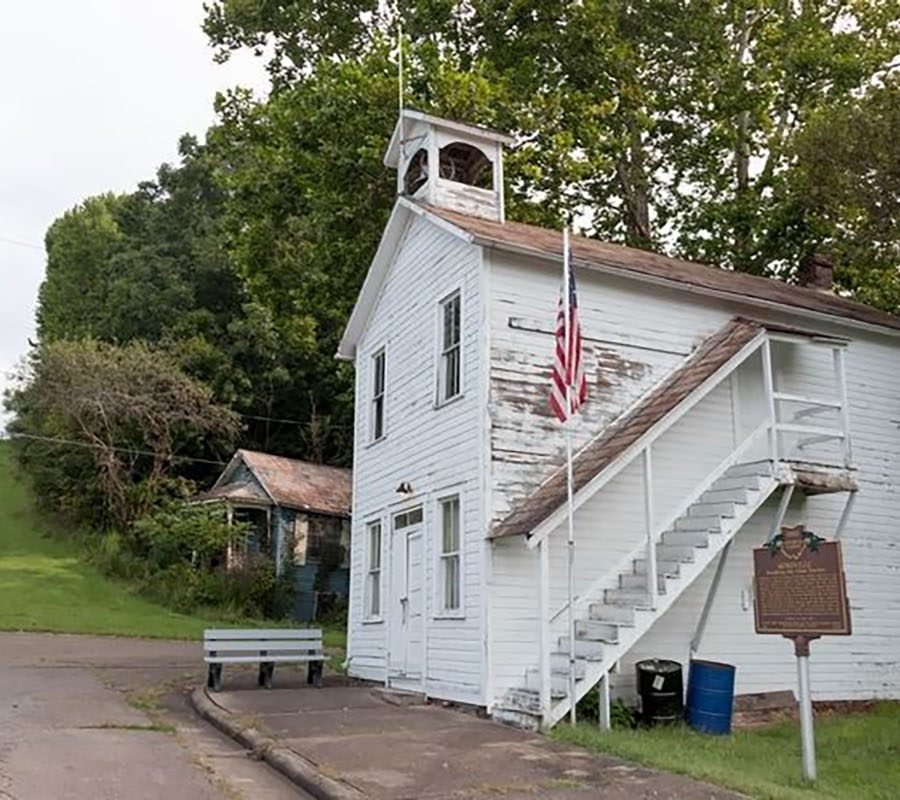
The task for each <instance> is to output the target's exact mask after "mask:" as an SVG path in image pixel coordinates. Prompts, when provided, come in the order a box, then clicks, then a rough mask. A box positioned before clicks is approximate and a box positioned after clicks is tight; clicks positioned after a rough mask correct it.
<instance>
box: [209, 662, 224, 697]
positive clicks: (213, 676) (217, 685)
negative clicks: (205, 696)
mask: <svg viewBox="0 0 900 800" xmlns="http://www.w3.org/2000/svg"><path fill="white" fill-rule="evenodd" d="M206 688H207V689H212V690H213V691H214V692H220V691H222V665H221V664H210V665H209V672H208V674H207V676H206Z"/></svg>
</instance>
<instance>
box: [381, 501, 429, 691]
mask: <svg viewBox="0 0 900 800" xmlns="http://www.w3.org/2000/svg"><path fill="white" fill-rule="evenodd" d="M401 519H403V520H404V522H405V521H406V520H408V515H407V514H403V515H398V517H396V518H395V524H394V526H393V530H392V533H391V565H390V570H391V583H390V585H391V599H390V634H389V636H390V659H389V666H390V675H391V676H392V678H400V679H402V678H409V679H415V680H419V679H420V678H421V676H422V670H423V657H424V651H425V587H424V583H425V557H424V541H425V537H424V536H423V535H422V524H421V522H418V523H416V524H403V525H402V527H400V528H397V527H396V525H397V522H398V521H399V520H401ZM419 519H421V516H420V517H419Z"/></svg>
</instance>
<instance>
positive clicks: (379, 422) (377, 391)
mask: <svg viewBox="0 0 900 800" xmlns="http://www.w3.org/2000/svg"><path fill="white" fill-rule="evenodd" d="M384 378H385V357H384V348H382V349H381V350H379V351H378V352H377V353H375V355H374V356H372V411H371V420H370V432H371V437H370V438H371V440H372V441H373V442H377V441H378V440H379V439H383V438H384Z"/></svg>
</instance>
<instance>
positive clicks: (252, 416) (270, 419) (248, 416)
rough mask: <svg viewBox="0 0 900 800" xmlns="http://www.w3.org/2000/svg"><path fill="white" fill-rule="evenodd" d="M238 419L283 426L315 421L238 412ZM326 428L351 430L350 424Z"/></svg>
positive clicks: (313, 421) (313, 422) (329, 425)
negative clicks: (275, 423)
mask: <svg viewBox="0 0 900 800" xmlns="http://www.w3.org/2000/svg"><path fill="white" fill-rule="evenodd" d="M235 413H236V414H237V415H238V416H239V417H244V419H256V420H261V421H262V422H280V423H283V424H285V425H313V424H315V422H316V420H313V419H308V420H305V421H304V420H302V419H283V418H281V417H261V416H259V415H257V414H242V413H241V412H240V411H236V412H235ZM327 427H329V428H352V427H353V425H352V424H351V423H346V422H342V423H340V424H335V423H334V422H329V423H328V425H327Z"/></svg>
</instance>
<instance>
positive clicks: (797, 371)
mask: <svg viewBox="0 0 900 800" xmlns="http://www.w3.org/2000/svg"><path fill="white" fill-rule="evenodd" d="M818 327H819V326H817V328H818ZM826 330H827V329H823V332H826ZM842 333H844V334H845V335H847V334H848V331H846V330H844V331H842ZM894 341H895V340H893V339H888V338H886V337H885V338H882V337H877V336H868V335H862V336H861V335H859V334H856V335H855V336H854V337H853V339H852V341H851V343H850V345H849V347H848V350H847V356H846V359H847V380H848V394H849V404H850V426H851V434H852V442H853V452H854V462H855V465H856V466H857V467H858V481H859V484H860V491H859V493H858V496H857V499H856V502H855V505H854V508H853V512H852V514H851V516H850V519H849V522H848V525H847V528H846V529H845V531H844V533H843V536H842V541H843V554H844V568H845V572H846V576H847V592H848V597H849V600H850V608H851V616H852V620H853V634H852V635H851V636H850V637H823V638H822V639H821V640H817V641H816V642H814V643H813V645H812V661H811V667H812V678H813V694H814V697H816V698H818V699H823V700H826V699H865V698H871V697H894V698H896V697H898V696H900V639H898V634H900V594H898V592H897V586H898V585H900V584H898V579H900V532H898V527H897V519H898V518H900V497H898V494H897V492H896V485H897V481H898V477H900V473H898V459H900V432H898V424H900V351H898V348H897V346H896V345H895V344H894ZM810 363H812V364H814V365H815V368H814V369H810ZM775 365H776V369H777V370H778V374H777V378H776V382H777V385H778V386H779V388H781V389H782V390H783V391H790V392H797V393H802V394H806V395H814V394H817V395H818V396H823V394H824V396H826V397H827V396H829V395H828V394H827V393H828V392H832V391H833V388H832V386H830V385H829V384H828V383H827V382H826V381H823V379H822V372H823V371H825V372H826V374H829V373H828V372H827V370H829V369H830V368H831V363H830V353H829V352H824V351H823V352H822V353H820V354H819V357H818V358H812V359H811V360H810V362H803V361H801V360H799V359H793V363H790V364H788V363H786V360H783V359H776V361H775ZM777 502H778V498H777V497H776V498H773V499H772V500H770V502H769V503H767V504H766V505H764V506H763V507H762V508H761V509H760V510H759V511H758V512H757V514H755V515H754V517H753V518H752V519H751V521H750V522H749V523H748V524H747V526H745V527H744V529H743V530H742V531H741V532H740V534H739V535H738V537H737V538H736V539H735V542H734V544H733V546H732V550H731V553H730V555H729V557H728V560H727V562H726V566H725V571H724V572H723V578H722V582H721V585H720V589H719V591H718V593H717V595H716V598H715V602H714V604H713V607H712V610H711V613H710V617H709V623H708V626H707V629H706V633H705V635H704V638H703V641H702V646H701V648H700V650H699V653H698V656H699V657H700V658H708V659H712V660H719V661H726V662H728V663H732V664H735V665H736V666H737V667H738V671H737V685H736V691H737V692H738V693H746V692H760V691H771V690H775V689H791V690H794V689H795V687H796V666H795V661H794V657H793V648H792V646H791V644H790V643H789V642H787V641H786V640H784V639H782V638H781V637H778V636H759V635H757V634H756V633H755V631H754V627H753V608H752V604H751V600H752V574H753V565H752V560H751V551H752V548H753V547H758V546H759V545H760V543H761V542H762V541H764V540H765V538H766V537H767V536H768V534H769V532H770V529H771V525H772V520H773V519H774V516H775V513H776V507H777ZM845 502H846V495H843V494H841V495H822V496H816V497H811V498H805V497H802V496H795V498H794V500H793V501H792V503H791V506H790V508H789V510H788V513H787V515H786V518H785V523H786V524H796V523H800V522H803V523H805V524H806V525H807V526H809V527H810V528H811V529H812V530H814V531H816V532H818V533H819V534H821V535H824V536H826V537H831V536H832V534H833V532H834V529H835V526H836V525H837V521H838V519H839V517H840V514H841V511H842V509H843V506H844V503H845ZM714 570H715V564H713V565H711V566H710V567H709V568H708V569H707V570H706V571H705V572H704V574H703V575H702V576H701V577H700V578H699V579H698V580H697V581H696V582H695V583H694V585H692V586H691V587H690V588H689V589H688V590H687V591H686V592H685V594H684V595H682V597H681V598H679V600H678V602H677V603H675V605H674V606H673V607H672V608H671V609H670V610H669V611H668V612H667V613H666V614H665V615H663V616H662V617H661V618H660V619H659V620H658V621H657V622H656V624H655V625H654V626H653V628H652V629H651V630H650V632H649V633H648V635H647V636H645V637H644V638H643V639H642V640H641V641H640V642H639V643H638V645H637V646H636V647H635V648H634V649H633V650H632V651H631V652H630V653H629V654H628V656H627V658H626V659H623V661H622V662H621V663H620V671H619V674H618V675H617V676H616V678H615V683H614V685H615V690H616V692H617V693H619V694H622V695H625V696H631V695H633V693H634V663H635V661H637V660H639V659H640V658H646V657H651V656H652V657H659V658H674V659H676V660H678V661H681V662H682V663H684V664H685V666H686V665H687V661H688V659H689V643H690V639H691V637H692V636H693V632H694V629H695V626H696V620H697V618H698V616H699V613H700V609H701V608H702V606H703V603H704V601H705V599H706V596H707V592H708V589H709V585H710V582H711V580H712V575H713V572H714Z"/></svg>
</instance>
